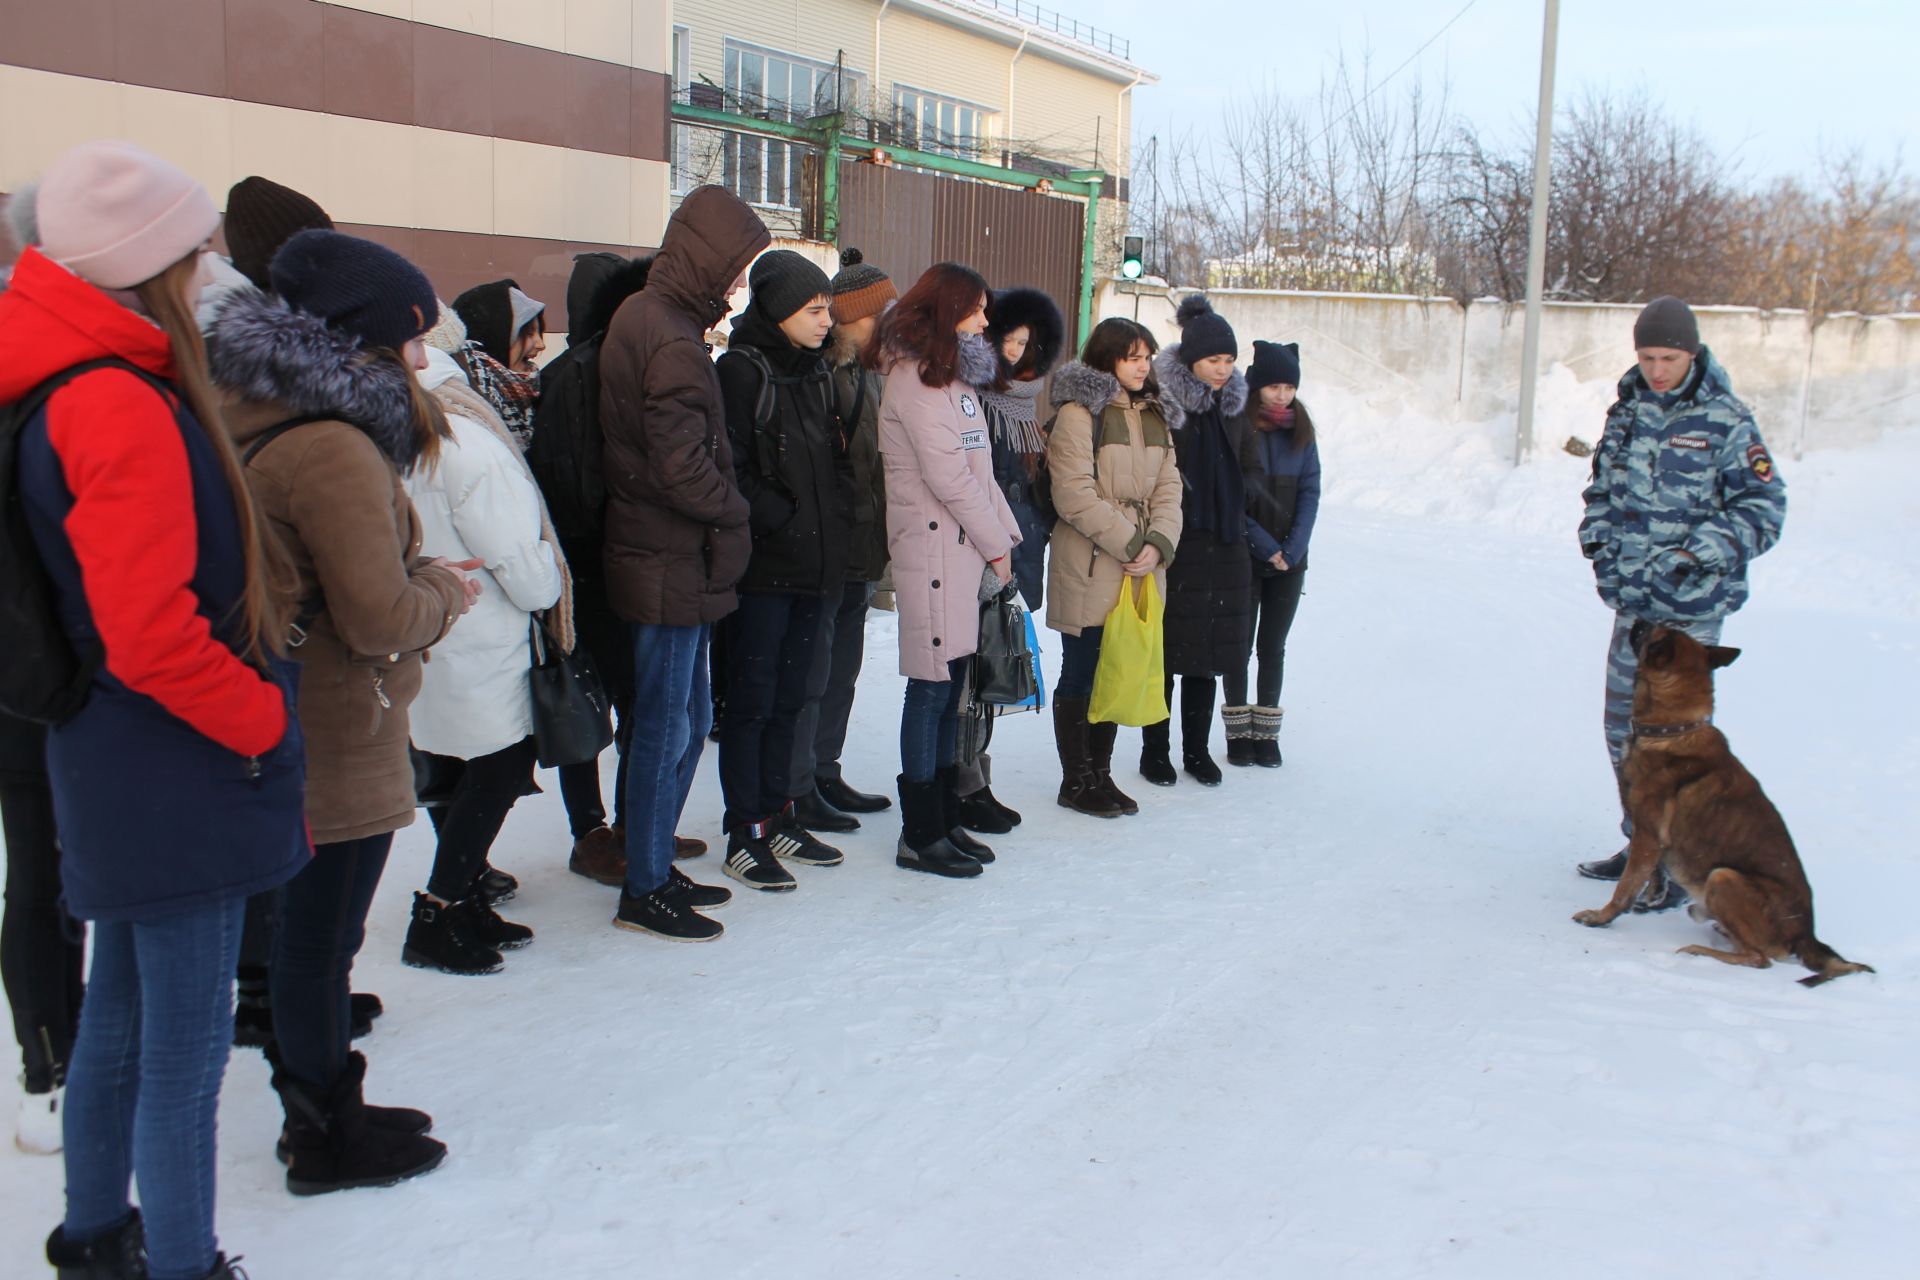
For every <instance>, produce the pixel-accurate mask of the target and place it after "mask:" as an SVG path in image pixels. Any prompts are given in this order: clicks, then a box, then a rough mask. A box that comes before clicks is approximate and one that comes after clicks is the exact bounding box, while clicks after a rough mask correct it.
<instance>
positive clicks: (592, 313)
mask: <svg viewBox="0 0 1920 1280" xmlns="http://www.w3.org/2000/svg"><path fill="white" fill-rule="evenodd" d="M583 256H584V255H583ZM652 270H653V255H652V254H648V255H647V256H646V257H644V258H632V259H622V260H621V262H620V265H618V266H616V267H614V268H613V269H612V270H611V271H607V272H606V273H605V274H603V275H601V276H600V277H599V278H598V279H597V280H595V281H594V282H593V288H592V289H591V291H590V292H588V294H587V296H586V302H585V305H584V306H583V307H581V309H580V311H579V312H578V313H577V315H576V316H575V318H574V320H573V322H572V328H571V332H569V333H568V334H567V341H568V343H570V344H571V343H575V342H585V341H586V340H587V339H588V338H591V337H594V336H595V335H597V334H602V333H605V332H606V331H607V328H608V326H610V325H612V324H613V317H614V313H615V312H617V311H619V310H620V304H621V303H623V302H625V301H626V300H627V299H628V298H631V297H632V296H633V295H634V294H636V293H638V292H640V291H641V290H642V289H644V288H646V287H647V273H648V272H650V271H652ZM579 272H580V268H578V267H576V268H575V269H574V274H575V276H576V277H577V276H578V275H579ZM568 292H569V293H571V292H572V286H571V285H569V286H568ZM571 310H572V307H571V302H569V311H570V312H571Z"/></svg>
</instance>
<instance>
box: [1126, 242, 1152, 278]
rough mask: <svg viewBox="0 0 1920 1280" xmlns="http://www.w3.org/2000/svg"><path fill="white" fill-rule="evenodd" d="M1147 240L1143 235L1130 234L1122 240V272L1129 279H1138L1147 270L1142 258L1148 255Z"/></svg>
mask: <svg viewBox="0 0 1920 1280" xmlns="http://www.w3.org/2000/svg"><path fill="white" fill-rule="evenodd" d="M1146 251H1147V242H1146V239H1145V238H1144V237H1142V236H1128V237H1126V238H1125V239H1124V240H1122V241H1121V242H1120V274H1121V275H1123V276H1125V277H1126V278H1127V279H1129V280H1138V279H1139V278H1140V276H1141V273H1142V272H1144V271H1145V270H1146V263H1145V262H1143V261H1142V259H1143V258H1144V257H1145V256H1146Z"/></svg>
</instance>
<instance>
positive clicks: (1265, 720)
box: [1227, 707, 1286, 769]
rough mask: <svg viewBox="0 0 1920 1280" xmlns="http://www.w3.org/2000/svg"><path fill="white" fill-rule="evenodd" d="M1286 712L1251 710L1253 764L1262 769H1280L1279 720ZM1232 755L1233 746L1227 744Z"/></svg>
mask: <svg viewBox="0 0 1920 1280" xmlns="http://www.w3.org/2000/svg"><path fill="white" fill-rule="evenodd" d="M1285 715H1286V712H1285V711H1284V710H1282V709H1281V708H1279V707H1255V708H1253V739H1252V740H1253V763H1254V764H1257V765H1259V766H1260V767H1261V768H1262V769H1278V768H1279V767H1280V720H1281V718H1282V717H1283V716H1285ZM1227 754H1228V755H1229V756H1231V755H1232V754H1233V744H1232V743H1228V744H1227Z"/></svg>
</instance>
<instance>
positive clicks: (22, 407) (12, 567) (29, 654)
mask: <svg viewBox="0 0 1920 1280" xmlns="http://www.w3.org/2000/svg"><path fill="white" fill-rule="evenodd" d="M95 369H125V370H127V371H128V372H130V373H133V374H136V375H138V376H139V377H140V379H141V380H142V381H144V382H146V383H149V384H150V385H152V386H153V387H155V388H156V389H158V390H160V391H162V392H165V393H166V394H167V396H168V398H169V400H171V398H172V393H171V391H170V390H169V389H168V388H167V386H166V384H165V383H163V382H161V381H160V380H159V379H158V378H155V377H154V376H153V375H152V374H150V373H148V372H147V371H146V370H144V369H141V368H139V367H137V366H135V365H132V364H129V363H127V362H126V361H125V360H114V359H106V360H88V361H85V362H84V363H81V364H76V365H74V366H73V367H72V368H69V369H63V370H61V371H60V372H59V373H56V374H54V375H53V376H52V377H51V378H48V379H47V380H46V381H45V382H43V383H41V384H40V385H39V386H37V387H35V388H34V389H33V390H31V391H29V392H27V394H26V396H25V397H23V398H22V399H20V400H17V401H15V402H14V403H13V404H10V405H5V406H0V504H4V507H5V511H4V516H0V635H4V636H5V637H6V638H7V658H6V661H5V662H0V711H5V712H7V713H8V714H10V715H13V716H17V717H19V718H20V719H22V720H31V721H33V722H35V723H36V724H46V725H56V724H62V723H64V722H66V721H68V720H71V719H72V718H73V717H74V716H75V715H77V714H79V711H80V709H81V708H82V707H83V706H85V705H86V702H87V694H88V692H89V691H90V690H91V689H92V687H93V676H94V673H95V672H96V671H98V670H99V669H100V666H101V663H102V662H103V661H104V660H105V657H106V654H105V653H104V651H103V650H102V649H101V647H100V643H99V641H97V640H95V641H91V642H89V643H87V644H85V645H82V646H81V647H79V648H77V649H76V648H75V646H74V643H73V641H72V640H71V639H70V638H69V637H68V635H67V632H66V628H65V627H63V626H61V624H60V615H59V613H58V611H57V610H56V609H55V608H54V590H53V579H52V578H51V577H50V576H49V575H48V573H47V567H46V564H45V563H44V562H43V561H42V560H41V559H40V549H39V548H38V547H37V546H35V545H34V541H33V533H32V531H31V530H30V529H29V528H28V526H27V508H26V503H25V502H24V501H22V499H21V497H20V435H21V432H22V431H24V430H25V429H26V425H27V423H29V422H31V421H32V420H33V417H34V415H35V414H37V413H39V412H40V411H41V410H42V409H43V408H45V407H46V403H47V401H48V399H49V398H51V397H52V395H53V393H54V392H56V391H58V390H59V389H60V388H61V387H64V386H66V385H67V383H69V382H72V381H73V380H74V379H75V378H77V377H79V376H80V375H81V374H83V373H91V372H92V371H93V370H95Z"/></svg>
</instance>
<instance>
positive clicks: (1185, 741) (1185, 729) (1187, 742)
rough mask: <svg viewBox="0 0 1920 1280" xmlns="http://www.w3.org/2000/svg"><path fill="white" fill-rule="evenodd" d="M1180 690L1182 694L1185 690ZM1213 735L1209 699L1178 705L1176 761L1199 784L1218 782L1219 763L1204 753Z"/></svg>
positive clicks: (1207, 784) (1219, 775)
mask: <svg viewBox="0 0 1920 1280" xmlns="http://www.w3.org/2000/svg"><path fill="white" fill-rule="evenodd" d="M1181 692H1182V693H1183V694H1184V693H1185V692H1186V690H1185V689H1182V690H1181ZM1212 736H1213V702H1212V700H1211V699H1209V700H1208V701H1207V704H1206V705H1205V706H1204V707H1202V706H1183V707H1181V708H1180V760H1181V763H1182V764H1184V765H1185V766H1186V770H1187V772H1188V773H1190V774H1192V775H1193V780H1194V781H1195V782H1198V783H1199V784H1200V785H1201V786H1203V787H1217V786H1219V785H1220V777H1221V774H1220V766H1219V765H1217V764H1215V763H1214V762H1213V756H1212V755H1211V754H1210V753H1209V752H1208V749H1207V747H1208V743H1207V740H1208V739H1209V738H1210V737H1212Z"/></svg>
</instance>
